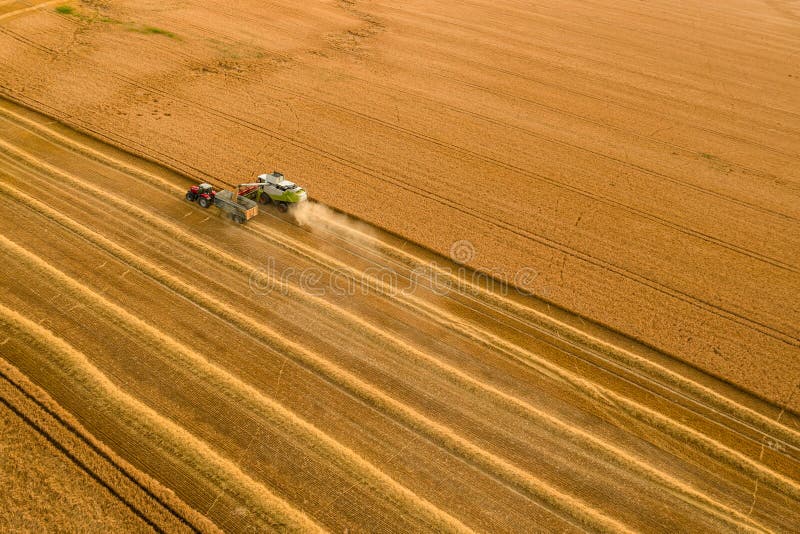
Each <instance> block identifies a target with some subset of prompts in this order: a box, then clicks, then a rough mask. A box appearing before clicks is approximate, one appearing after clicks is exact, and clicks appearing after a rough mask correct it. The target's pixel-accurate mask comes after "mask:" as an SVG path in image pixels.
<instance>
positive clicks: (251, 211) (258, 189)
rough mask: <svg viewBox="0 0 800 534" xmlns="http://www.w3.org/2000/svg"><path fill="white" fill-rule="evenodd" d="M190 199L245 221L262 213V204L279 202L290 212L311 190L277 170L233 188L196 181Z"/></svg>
mask: <svg viewBox="0 0 800 534" xmlns="http://www.w3.org/2000/svg"><path fill="white" fill-rule="evenodd" d="M186 200H188V201H189V202H195V201H196V202H197V203H198V204H200V207H202V208H209V207H211V206H216V207H217V208H219V210H220V211H221V212H223V213H226V214H227V215H228V216H229V217H230V218H231V220H233V221H235V222H237V223H239V224H242V223H244V222H246V221H249V220H250V219H252V218H253V217H255V216H256V215H258V205H259V204H275V206H276V207H277V208H278V210H279V211H281V212H286V211H288V209H289V206H293V205H296V204H299V203H300V202H305V201H306V200H308V194H307V193H306V192H305V191H304V190H303V189H302V188H301V187H299V186H298V185H296V184H294V183H292V182H290V181H288V180H286V179H285V178H284V176H283V174H281V173H279V172H277V171H273V172H272V173H271V174H262V175H260V176H259V177H258V181H257V182H253V183H249V184H239V185H237V186H236V187H235V188H233V190H227V189H222V190H218V191H215V190H214V188H213V187H212V186H211V184H207V183H202V184H200V185H193V186H192V187H190V188H189V190H188V191H187V192H186Z"/></svg>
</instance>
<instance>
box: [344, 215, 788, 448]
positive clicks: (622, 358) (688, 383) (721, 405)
mask: <svg viewBox="0 0 800 534" xmlns="http://www.w3.org/2000/svg"><path fill="white" fill-rule="evenodd" d="M332 224H335V225H337V226H339V228H340V229H341V230H342V231H343V232H344V231H346V232H351V233H352V232H356V233H358V234H359V239H360V240H363V241H365V242H368V243H370V244H371V246H373V247H375V249H376V250H380V251H381V252H382V253H383V254H385V255H387V256H388V257H391V258H395V259H396V260H397V261H399V262H400V263H401V264H403V265H405V266H406V267H407V268H409V269H412V270H413V269H415V268H419V267H422V266H427V267H430V268H432V269H433V270H435V271H436V273H437V275H438V276H441V277H443V278H446V279H448V280H449V281H450V282H451V287H454V288H456V289H457V290H458V291H459V292H460V294H462V295H468V296H473V297H475V298H478V299H479V300H480V301H481V302H483V303H484V304H485V305H487V306H489V307H491V308H493V309H499V310H502V311H504V312H506V313H508V314H510V315H511V316H512V317H515V318H517V319H518V320H519V321H520V322H522V323H524V324H528V325H531V326H532V327H534V328H536V329H537V330H538V329H541V328H544V329H545V332H546V333H547V334H548V335H549V336H552V337H555V338H557V339H559V340H562V341H565V340H566V341H567V342H570V343H574V344H575V345H576V346H578V347H580V348H581V349H582V350H590V351H595V352H596V353H598V355H600V356H605V357H610V358H612V359H613V360H615V361H618V362H620V363H621V364H622V365H623V366H624V367H626V368H629V369H635V370H637V371H640V372H643V373H645V374H646V375H647V376H652V377H655V378H656V379H658V380H659V381H660V382H662V383H664V384H668V385H669V386H671V387H672V388H675V389H677V390H680V391H685V392H687V393H688V394H690V395H692V396H694V397H696V398H697V399H699V400H701V401H702V402H704V403H706V404H707V405H708V406H710V407H713V409H714V410H715V411H719V412H721V413H725V414H729V415H730V416H731V417H734V418H736V419H739V420H740V421H741V422H743V423H746V424H747V425H748V426H750V425H751V426H752V427H755V428H756V429H758V431H759V432H761V433H763V434H764V435H765V436H770V437H774V438H777V439H779V440H780V441H781V442H782V443H783V444H785V445H787V446H789V447H791V448H793V449H795V450H800V433H798V432H796V431H793V430H791V429H789V428H788V427H786V426H784V425H782V424H780V423H778V422H776V421H774V420H773V419H771V418H769V417H766V416H764V415H762V414H760V413H758V412H756V411H754V410H752V409H750V408H747V407H745V406H742V405H741V404H738V403H736V402H734V401H732V400H730V399H728V398H727V397H725V396H723V395H721V394H719V393H717V392H715V391H713V390H712V389H710V388H707V387H706V386H703V385H701V384H698V383H697V382H695V381H693V380H690V379H688V378H686V377H684V376H682V375H680V374H678V373H676V372H673V371H670V370H669V369H666V368H664V367H662V366H660V365H658V364H656V363H655V362H653V361H651V360H648V359H647V358H643V357H641V356H638V355H636V354H634V353H632V352H630V351H628V350H625V349H622V348H621V347H617V346H615V345H613V344H611V343H609V342H606V341H603V340H601V339H599V338H596V337H593V336H591V335H589V334H587V333H585V332H583V331H581V330H579V329H577V328H575V327H573V326H571V325H568V324H566V323H564V322H561V321H559V320H557V319H555V318H553V317H550V316H548V315H545V314H544V313H541V312H538V311H536V310H534V309H532V308H528V307H525V306H522V305H520V304H517V303H516V302H514V301H513V300H511V299H506V298H503V297H501V296H499V295H496V294H495V293H492V292H491V291H488V290H486V289H485V288H483V287H481V286H479V285H475V284H472V283H470V282H468V281H466V280H463V279H461V278H459V277H457V276H455V275H453V274H452V272H450V271H448V270H447V269H441V268H438V267H437V266H436V265H430V264H428V263H425V262H424V261H422V260H420V259H418V258H416V257H415V256H413V255H412V254H409V253H408V252H406V251H404V250H401V249H398V248H396V247H393V246H391V245H388V244H387V243H384V242H383V241H381V240H379V239H375V238H374V237H372V236H370V235H369V234H366V233H363V232H361V231H359V230H357V229H354V228H350V227H345V226H342V225H341V224H338V223H336V222H333V223H332Z"/></svg>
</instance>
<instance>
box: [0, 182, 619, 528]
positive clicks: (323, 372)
mask: <svg viewBox="0 0 800 534" xmlns="http://www.w3.org/2000/svg"><path fill="white" fill-rule="evenodd" d="M0 191H2V192H4V193H5V194H7V195H9V196H10V197H12V198H14V200H16V201H18V202H20V203H21V204H24V205H27V206H28V207H29V208H30V209H32V210H33V211H35V212H38V213H39V214H40V215H42V216H44V217H45V218H47V219H50V220H51V221H53V222H55V223H57V224H59V225H61V226H63V227H64V228H66V229H68V230H70V231H71V232H73V233H75V234H76V235H78V236H80V237H82V238H83V239H85V240H86V241H88V242H90V243H92V244H93V245H95V246H97V247H99V248H101V249H102V250H105V251H106V252H108V253H110V254H111V255H112V256H115V257H117V258H118V259H119V260H120V261H123V262H124V263H126V264H128V265H130V266H131V267H132V268H134V269H136V270H137V271H139V272H140V273H142V274H144V275H145V276H147V277H148V278H151V279H152V280H154V281H155V282H156V283H158V284H160V285H162V286H164V287H166V288H167V289H169V290H171V291H173V292H174V293H176V294H178V295H180V296H182V297H184V298H186V299H188V300H189V301H192V302H194V303H195V304H197V305H198V306H200V307H201V308H204V309H206V311H208V312H209V313H212V314H213V315H216V316H217V317H219V318H220V319H222V320H224V321H226V322H228V323H229V324H231V325H232V326H234V327H236V328H238V329H239V330H241V331H242V332H244V333H246V334H248V335H251V336H253V337H254V338H256V339H258V340H259V341H261V342H263V343H265V344H266V345H267V346H270V347H272V348H276V349H277V350H279V351H280V352H281V353H283V354H284V355H285V356H287V357H289V358H291V359H292V360H293V361H295V362H296V363H298V364H299V365H301V366H302V367H305V368H306V369H308V370H309V371H311V372H313V373H315V374H317V375H318V376H320V377H321V378H322V379H324V380H326V381H328V382H330V383H333V384H335V385H337V386H339V387H340V388H341V389H343V390H344V391H347V392H349V393H350V394H352V395H353V396H355V397H356V398H358V399H360V400H362V402H364V403H366V404H367V405H368V406H371V407H373V408H375V409H376V410H378V411H380V412H382V413H384V414H386V415H387V416H389V417H392V418H394V419H395V420H396V421H398V422H400V423H402V424H403V425H404V426H406V427H407V428H409V429H411V430H413V431H415V432H417V433H419V434H421V435H423V436H425V437H426V438H427V439H428V440H430V441H431V442H432V443H434V444H436V445H438V446H440V447H441V448H443V449H445V450H447V451H448V452H450V453H451V454H453V455H455V456H457V457H459V458H462V459H463V460H464V461H466V462H467V463H469V464H470V465H473V466H475V467H476V468H478V469H480V470H482V471H484V472H485V473H486V474H488V475H489V476H492V477H494V478H496V479H497V480H499V481H501V482H502V483H504V484H506V485H507V486H508V487H510V488H513V489H514V490H516V491H518V492H520V493H522V494H523V495H526V496H528V497H529V498H530V499H532V500H533V501H534V502H540V503H542V504H544V505H545V506H547V507H549V508H550V509H551V510H554V512H555V513H556V514H557V515H561V516H562V517H566V518H570V519H571V520H573V521H575V522H577V523H578V524H580V525H583V526H584V527H587V528H590V529H594V530H598V531H604V532H618V531H627V529H626V528H625V527H624V526H623V525H622V524H620V523H619V522H617V521H615V520H613V519H611V518H609V517H607V516H605V515H603V514H602V513H601V512H599V511H597V510H594V509H592V508H590V507H588V506H586V505H585V504H584V503H583V502H581V501H578V500H577V499H576V498H574V497H572V496H570V495H567V494H564V493H562V492H560V491H559V490H557V489H555V488H553V487H551V486H550V485H549V484H546V483H544V482H542V481H541V480H539V479H537V478H535V477H533V476H532V475H530V474H529V473H527V472H526V471H523V470H521V469H520V468H518V467H516V466H514V465H513V464H510V463H508V462H507V461H506V460H503V459H501V458H498V457H497V456H495V455H493V454H491V453H488V452H486V451H485V450H483V449H481V448H480V447H477V446H476V445H474V444H472V443H471V442H469V441H467V440H465V439H464V438H462V437H461V436H459V435H458V434H456V433H454V432H453V431H452V430H451V429H449V428H447V427H445V426H443V425H441V424H440V423H437V422H435V421H432V420H430V419H429V418H427V417H425V416H424V415H422V414H420V413H418V412H416V411H415V410H414V409H412V408H410V407H408V406H406V405H405V404H403V403H401V402H399V401H397V400H396V399H394V398H392V397H390V396H388V395H387V394H385V393H384V392H382V391H380V390H378V389H376V388H374V387H373V386H371V385H369V384H367V383H365V382H363V381H362V380H361V379H360V378H358V377H357V376H355V375H353V374H352V373H350V372H348V371H346V370H344V369H341V368H340V367H338V366H336V365H335V364H333V363H331V362H329V361H327V360H325V359H324V358H322V357H320V356H319V355H317V354H314V353H312V352H310V351H307V350H306V349H304V348H303V347H301V346H299V345H297V344H296V343H294V342H291V341H288V340H286V339H284V337H283V336H282V335H281V334H280V333H279V332H275V331H273V330H272V329H270V328H267V327H265V326H263V325H262V324H260V323H257V322H255V321H254V320H252V319H250V318H249V317H247V316H245V315H243V314H241V313H239V312H238V311H235V310H232V309H230V307H228V306H225V305H222V304H219V303H218V302H217V301H216V300H214V299H212V298H209V297H207V296H206V295H204V294H202V293H201V292H198V291H197V290H195V289H194V288H192V287H190V286H188V285H187V284H185V283H184V282H182V281H180V280H178V279H176V278H174V277H173V276H172V275H170V274H168V273H166V272H164V271H163V270H162V269H159V268H157V267H154V266H152V265H150V264H148V263H147V262H144V261H142V260H141V259H140V258H138V257H137V256H135V255H133V254H131V253H130V252H127V251H125V250H124V249H123V248H122V247H120V246H118V245H117V244H115V243H113V242H111V241H110V240H108V239H106V238H104V237H102V236H100V235H99V234H96V233H95V232H94V231H92V230H90V229H88V228H86V227H84V226H82V225H80V224H78V223H76V222H74V221H72V220H70V219H68V218H67V217H64V216H63V215H61V214H60V213H58V212H57V211H55V210H53V209H51V208H49V207H48V206H46V205H44V204H42V203H41V202H39V201H36V200H33V199H31V198H28V197H25V196H24V195H22V194H20V193H18V192H17V191H16V190H15V189H13V188H10V187H9V186H7V185H5V184H2V183H0ZM98 196H102V194H101V192H100V191H99V190H98Z"/></svg>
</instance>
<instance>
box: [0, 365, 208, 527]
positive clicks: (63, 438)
mask: <svg viewBox="0 0 800 534" xmlns="http://www.w3.org/2000/svg"><path fill="white" fill-rule="evenodd" d="M0 458H2V460H1V461H0V478H2V480H3V497H2V499H0V530H2V531H3V532H55V531H58V532H86V531H87V530H88V531H94V532H120V531H125V532H151V531H152V530H154V529H160V530H161V531H170V532H191V531H197V530H200V529H202V530H209V531H213V530H215V527H214V526H213V525H212V524H211V523H209V521H208V520H207V519H205V518H203V517H202V516H200V515H199V514H197V512H195V511H193V510H192V509H191V508H189V507H187V506H186V505H185V504H184V503H182V502H180V501H179V500H178V499H176V498H175V496H174V495H173V494H172V493H171V492H169V491H167V490H165V488H163V487H162V486H160V485H159V484H158V483H156V482H155V481H154V480H153V479H151V478H149V477H147V476H145V475H143V474H142V473H141V472H139V471H138V470H136V469H135V468H133V467H132V466H131V465H130V464H128V463H127V462H125V461H124V460H122V459H121V458H119V457H118V456H116V455H115V454H114V452H113V451H111V450H109V449H108V448H107V447H105V446H104V445H103V444H101V443H99V442H98V441H97V440H96V439H95V438H94V437H93V436H91V435H90V434H89V433H88V432H87V431H86V429H85V428H83V427H82V426H81V425H80V424H79V423H77V421H75V420H74V418H72V417H71V416H70V415H69V414H68V413H66V412H64V410H63V409H62V408H61V407H60V406H58V405H57V404H55V403H54V402H53V400H52V399H51V398H50V397H49V396H48V395H47V394H46V393H44V392H43V391H42V390H41V389H40V388H38V387H36V386H35V385H34V384H32V383H31V382H30V381H29V380H28V379H27V378H26V377H25V376H24V375H22V374H21V373H20V372H19V371H18V370H17V369H15V368H14V367H12V366H10V365H9V364H8V363H7V362H5V361H2V360H0Z"/></svg>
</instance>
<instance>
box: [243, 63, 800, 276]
mask: <svg viewBox="0 0 800 534" xmlns="http://www.w3.org/2000/svg"><path fill="white" fill-rule="evenodd" d="M231 77H233V78H241V79H243V80H248V81H250V80H249V79H248V78H246V77H243V76H238V75H236V74H231ZM262 85H264V86H265V87H271V88H272V89H274V90H276V91H278V90H281V91H284V92H286V93H289V94H292V95H294V96H298V97H300V98H304V99H306V100H308V101H311V102H315V103H317V104H319V105H322V106H327V107H330V108H334V109H338V110H340V111H342V112H344V113H347V114H350V115H352V116H355V117H359V118H361V119H364V120H367V121H369V122H373V123H375V124H379V125H381V126H383V127H384V128H387V129H390V130H393V131H396V132H401V133H403V134H405V135H408V136H410V137H413V138H415V139H420V140H423V141H425V142H427V143H429V144H432V145H436V146H439V147H442V148H444V149H446V150H450V151H452V152H456V153H460V154H462V155H464V156H468V157H471V158H473V159H476V160H479V161H483V162H485V163H489V164H491V165H494V166H497V167H500V168H504V169H506V170H510V171H513V172H516V173H518V174H521V175H523V176H527V177H528V178H532V179H534V180H537V181H540V182H543V183H547V184H550V185H552V186H554V187H557V188H559V189H564V190H567V191H570V192H572V193H575V194H576V195H579V196H581V197H584V198H587V199H589V200H592V201H594V202H598V203H600V204H604V205H607V206H611V207H613V208H616V209H619V210H620V211H623V212H627V213H629V214H632V215H634V216H638V217H640V218H642V219H645V220H649V221H651V222H653V223H655V224H658V225H660V226H663V227H665V228H671V229H672V230H675V231H677V232H679V233H682V234H685V235H688V236H691V237H694V238H696V239H699V240H701V241H703V242H706V243H710V244H713V245H716V246H718V247H721V248H725V249H727V250H731V251H733V252H736V253H738V254H741V255H743V256H745V257H748V258H751V259H754V260H757V261H761V262H764V263H767V264H769V265H772V266H773V267H778V268H779V269H782V270H786V271H789V272H793V273H800V269H799V268H798V267H797V266H795V265H792V264H789V263H786V262H783V261H781V260H778V259H776V258H772V257H770V256H768V255H766V254H761V253H759V252H756V251H753V250H750V249H748V248H746V247H741V246H739V245H736V244H734V243H731V242H728V241H725V240H723V239H719V238H716V237H714V236H712V235H709V234H706V233H704V232H701V231H699V230H695V229H693V228H690V227H688V226H684V225H682V224H680V223H676V222H674V221H671V220H669V219H667V218H664V217H660V216H658V215H655V214H653V213H650V212H648V211H645V210H642V209H640V208H637V207H635V206H630V205H628V204H625V203H623V202H619V201H617V200H614V199H613V198H610V197H606V196H603V195H598V194H595V193H592V192H591V191H589V190H586V189H582V188H580V187H576V186H573V185H570V184H568V183H566V182H562V181H559V180H555V179H553V178H550V177H548V176H545V175H543V174H540V173H537V172H534V171H529V170H527V169H525V168H522V167H519V166H518V165H514V164H511V163H506V162H504V161H501V160H498V159H496V158H494V157H491V156H488V155H483V154H480V153H477V152H474V151H472V150H470V149H467V148H464V147H461V146H458V145H454V144H452V143H449V142H447V141H443V140H440V139H437V138H434V137H431V136H429V135H425V134H423V133H420V132H416V131H414V130H411V129H409V128H403V127H401V126H397V125H395V124H392V123H390V122H388V121H385V120H382V119H379V118H377V117H373V116H371V115H367V114H365V113H360V112H358V111H355V110H352V109H349V108H346V107H344V106H341V105H338V104H334V103H332V102H327V101H324V100H319V99H316V98H314V97H312V96H310V95H307V94H304V93H299V92H295V91H291V90H289V89H287V88H286V87H282V86H277V85H274V86H273V85H270V84H262ZM537 137H543V136H537ZM556 142H558V143H559V144H562V145H567V146H571V147H573V148H575V147H576V145H573V144H571V143H567V142H560V141H556ZM582 150H586V151H587V152H590V153H592V154H595V155H601V154H600V153H599V152H596V151H593V150H590V149H582ZM603 156H604V157H606V158H608V159H611V160H612V161H617V162H621V161H622V160H619V159H617V158H613V157H611V156H605V155H603ZM627 165H628V166H629V167H631V168H635V169H637V170H640V171H643V172H645V173H647V174H651V175H653V176H658V177H660V178H665V179H667V180H669V181H673V182H678V181H679V180H676V179H674V178H672V177H670V176H667V175H664V174H661V173H657V172H654V171H650V170H647V169H645V168H644V167H640V166H638V165H634V164H627Z"/></svg>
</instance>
